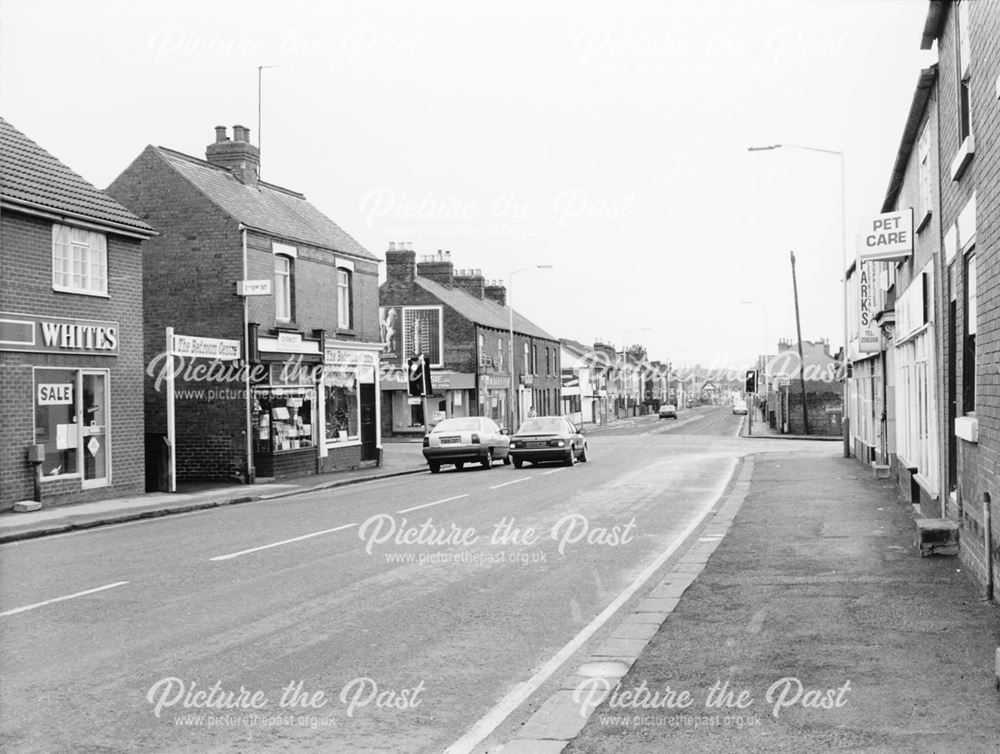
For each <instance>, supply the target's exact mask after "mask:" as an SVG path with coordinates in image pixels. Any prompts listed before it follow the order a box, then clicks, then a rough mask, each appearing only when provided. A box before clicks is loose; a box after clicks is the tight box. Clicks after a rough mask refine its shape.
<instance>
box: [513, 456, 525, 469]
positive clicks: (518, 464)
mask: <svg viewBox="0 0 1000 754" xmlns="http://www.w3.org/2000/svg"><path fill="white" fill-rule="evenodd" d="M523 465H524V461H522V460H521V459H520V458H515V459H514V468H515V469H519V468H521V467H522V466H523Z"/></svg>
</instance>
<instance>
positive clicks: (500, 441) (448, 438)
mask: <svg viewBox="0 0 1000 754" xmlns="http://www.w3.org/2000/svg"><path fill="white" fill-rule="evenodd" d="M424 458H426V459H427V465H428V467H430V470H431V473H432V474H437V473H438V472H439V471H441V464H444V463H453V464H455V468H457V469H460V470H461V469H462V468H464V467H465V464H466V463H479V464H481V465H482V467H483V468H484V469H491V468H493V461H494V460H496V459H498V458H499V459H502V460H503V462H504V464H505V465H506V464H509V463H510V436H509V433H508V431H507V429H501V428H500V427H499V426H497V423H496V422H494V421H493V420H492V419H489V418H487V417H485V416H468V417H463V418H453V419H445V420H444V421H442V422H439V423H438V424H437V426H435V427H434V429H432V430H431V431H430V432H428V433H427V434H426V435H425V436H424Z"/></svg>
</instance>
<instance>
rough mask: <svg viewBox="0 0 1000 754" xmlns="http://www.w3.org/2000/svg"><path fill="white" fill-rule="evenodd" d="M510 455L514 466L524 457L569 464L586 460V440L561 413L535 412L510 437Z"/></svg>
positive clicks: (533, 460)
mask: <svg viewBox="0 0 1000 754" xmlns="http://www.w3.org/2000/svg"><path fill="white" fill-rule="evenodd" d="M510 457H511V458H512V459H513V461H514V468H515V469H519V468H521V465H522V464H523V463H524V462H525V461H531V462H532V463H538V462H539V461H562V462H563V463H564V464H565V465H566V466H572V465H573V464H575V463H576V462H577V461H580V462H581V463H586V462H587V440H586V439H585V438H584V436H583V432H582V431H581V430H579V429H577V427H576V426H575V425H574V424H573V422H571V421H569V420H568V419H564V418H563V417H561V416H536V417H533V418H530V419H526V420H525V421H524V424H522V425H521V428H520V429H519V430H518V431H517V433H516V434H515V435H513V436H512V437H511V438H510Z"/></svg>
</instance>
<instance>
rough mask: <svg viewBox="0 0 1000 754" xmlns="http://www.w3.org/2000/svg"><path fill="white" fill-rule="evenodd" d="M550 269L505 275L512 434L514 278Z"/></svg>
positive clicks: (540, 267) (545, 266)
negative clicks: (525, 273)
mask: <svg viewBox="0 0 1000 754" xmlns="http://www.w3.org/2000/svg"><path fill="white" fill-rule="evenodd" d="M551 269H552V265H551V264H536V265H532V266H531V267H521V268H519V269H517V270H511V271H510V272H508V273H507V339H508V341H509V342H508V344H507V348H508V355H509V357H510V364H509V365H508V367H507V371H508V372H509V373H510V385H508V387H507V416H508V417H509V418H510V420H509V421H508V422H507V426H508V427H510V431H511V432H512V433H513V432H514V430H515V429H516V428H515V427H514V276H515V275H516V274H517V273H519V272H524V271H525V270H551ZM525 371H527V365H525ZM519 424H520V422H519Z"/></svg>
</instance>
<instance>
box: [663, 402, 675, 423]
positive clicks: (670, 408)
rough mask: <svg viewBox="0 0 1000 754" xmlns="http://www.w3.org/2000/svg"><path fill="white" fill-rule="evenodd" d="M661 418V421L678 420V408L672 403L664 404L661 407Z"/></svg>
mask: <svg viewBox="0 0 1000 754" xmlns="http://www.w3.org/2000/svg"><path fill="white" fill-rule="evenodd" d="M660 418H661V419H676V418H677V406H675V405H674V404H672V403H664V404H663V405H662V406H660Z"/></svg>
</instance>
